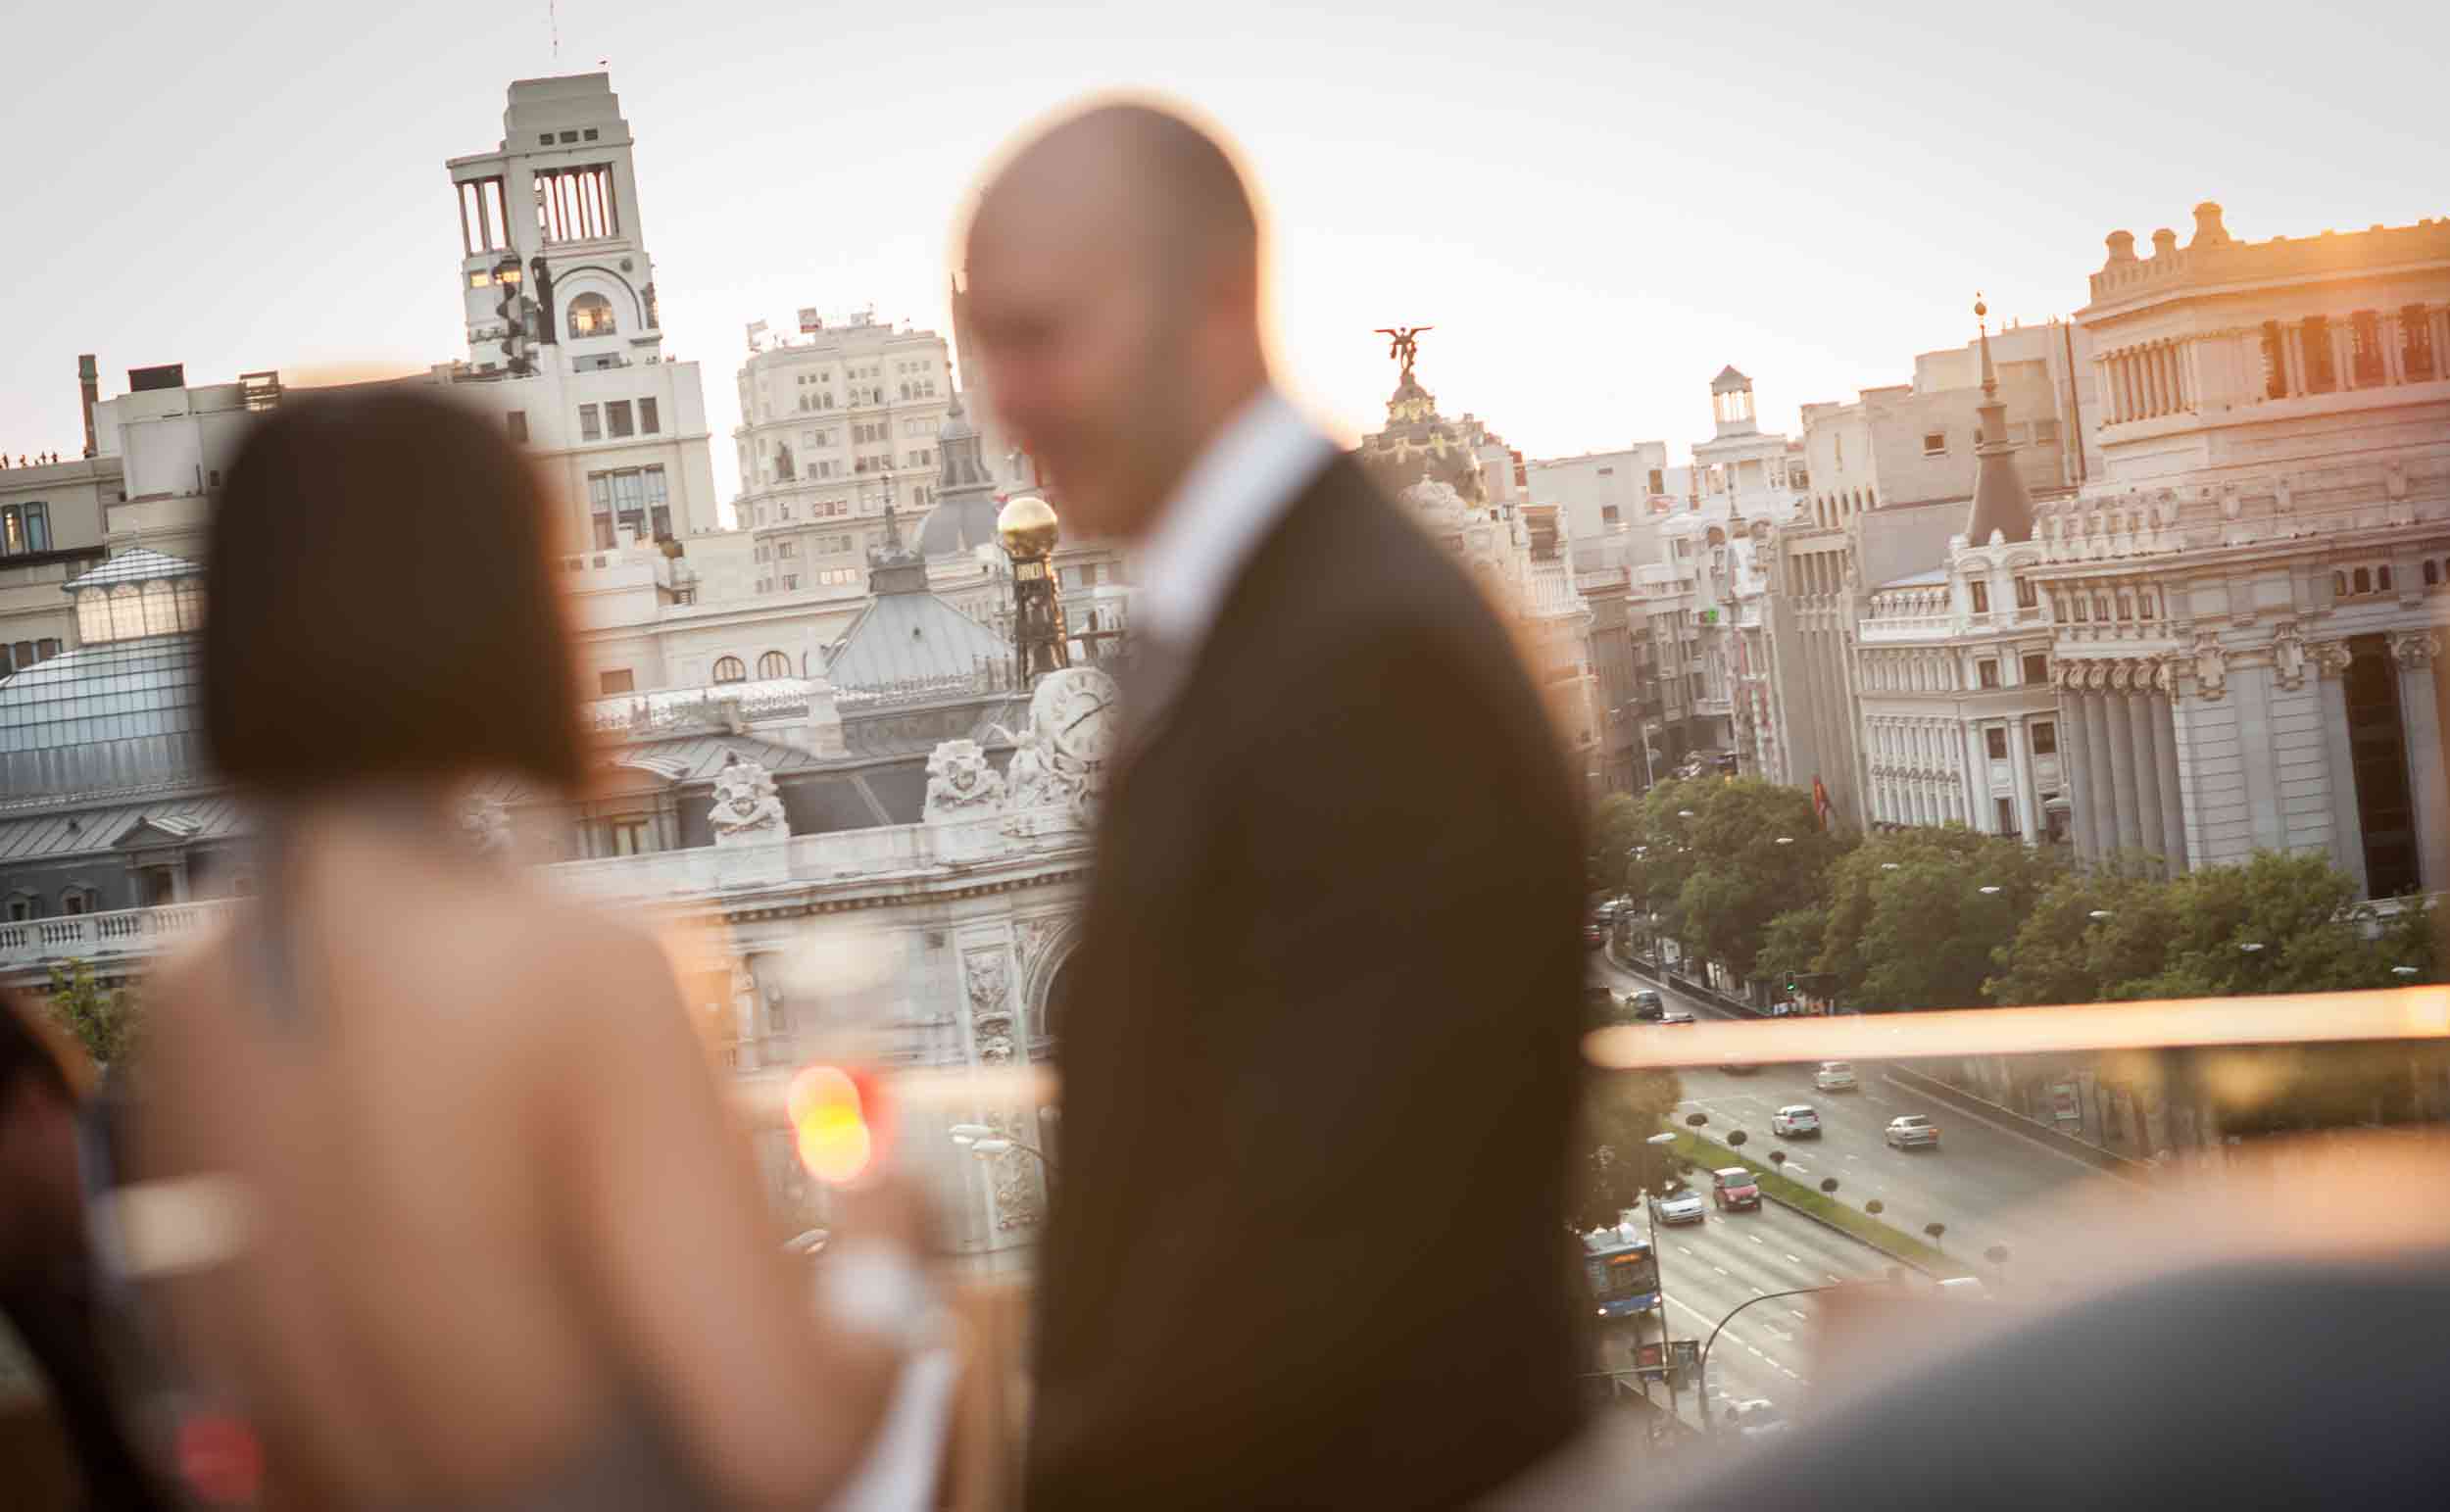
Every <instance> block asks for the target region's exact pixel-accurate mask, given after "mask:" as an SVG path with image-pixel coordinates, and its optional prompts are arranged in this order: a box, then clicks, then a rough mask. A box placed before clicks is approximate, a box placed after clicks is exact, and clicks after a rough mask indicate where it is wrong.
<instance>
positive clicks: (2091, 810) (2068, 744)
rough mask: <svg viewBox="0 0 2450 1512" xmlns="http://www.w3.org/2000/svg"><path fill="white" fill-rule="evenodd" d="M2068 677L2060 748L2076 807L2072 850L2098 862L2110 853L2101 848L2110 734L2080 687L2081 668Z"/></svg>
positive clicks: (2107, 802) (2107, 816)
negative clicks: (2065, 756) (2065, 723)
mask: <svg viewBox="0 0 2450 1512" xmlns="http://www.w3.org/2000/svg"><path fill="white" fill-rule="evenodd" d="M2068 676H2071V681H2068V691H2066V696H2063V699H2061V710H2063V713H2066V718H2068V738H2066V740H2063V743H2061V745H2063V750H2066V753H2068V802H2071V804H2073V806H2076V811H2073V813H2071V821H2073V828H2076V848H2078V853H2082V857H2085V860H2102V857H2107V855H2110V851H2112V848H2110V846H2102V833H2105V826H2107V823H2110V733H2107V730H2105V728H2102V710H2100V706H2097V704H2095V699H2092V694H2087V691H2085V684H2082V676H2085V666H2082V664H2078V666H2073V669H2071V674H2068Z"/></svg>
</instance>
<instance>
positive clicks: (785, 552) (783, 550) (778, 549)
mask: <svg viewBox="0 0 2450 1512" xmlns="http://www.w3.org/2000/svg"><path fill="white" fill-rule="evenodd" d="M774 555H775V556H777V557H780V558H782V559H783V560H784V561H789V560H791V559H792V558H794V557H797V556H799V555H800V543H799V542H797V541H777V542H775V543H774Z"/></svg>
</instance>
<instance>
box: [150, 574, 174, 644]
mask: <svg viewBox="0 0 2450 1512" xmlns="http://www.w3.org/2000/svg"><path fill="white" fill-rule="evenodd" d="M144 606H145V634H147V635H175V634H177V633H178V599H177V596H176V595H175V594H173V593H172V591H171V585H170V581H169V580H168V579H167V578H159V577H157V578H155V579H154V580H153V581H152V582H150V583H147V584H145V591H144Z"/></svg>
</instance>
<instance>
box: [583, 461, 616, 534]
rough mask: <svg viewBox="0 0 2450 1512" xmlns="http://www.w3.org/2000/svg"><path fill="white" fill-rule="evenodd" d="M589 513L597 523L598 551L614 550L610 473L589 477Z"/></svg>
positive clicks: (593, 473) (595, 474) (590, 474)
mask: <svg viewBox="0 0 2450 1512" xmlns="http://www.w3.org/2000/svg"><path fill="white" fill-rule="evenodd" d="M587 512H588V515H589V517H590V518H591V519H592V520H593V521H594V523H595V536H596V550H598V551H600V552H609V551H611V550H612V549H613V479H612V476H611V475H610V474H609V473H603V472H591V473H589V474H588V475H587Z"/></svg>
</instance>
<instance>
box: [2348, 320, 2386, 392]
mask: <svg viewBox="0 0 2450 1512" xmlns="http://www.w3.org/2000/svg"><path fill="white" fill-rule="evenodd" d="M2348 371H2349V373H2350V374H2351V379H2350V381H2352V382H2353V383H2355V385H2356V386H2357V387H2358V388H2379V387H2381V386H2382V384H2383V383H2384V382H2385V381H2386V376H2385V374H2386V372H2387V369H2386V368H2385V367H2384V366H2382V317H2381V316H2380V315H2379V314H2377V313H2376V312H2374V311H2371V310H2360V311H2358V312H2357V313H2356V314H2355V315H2352V316H2350V317H2348Z"/></svg>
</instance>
